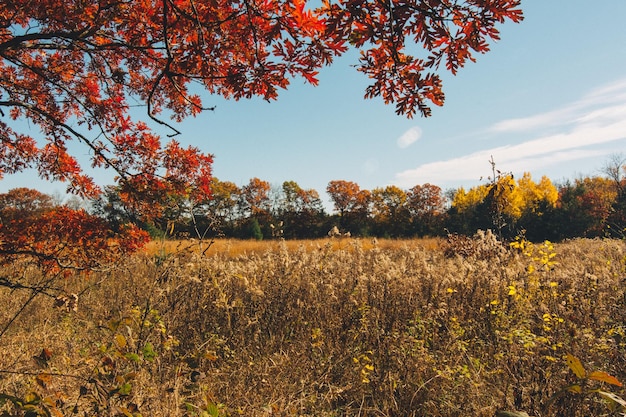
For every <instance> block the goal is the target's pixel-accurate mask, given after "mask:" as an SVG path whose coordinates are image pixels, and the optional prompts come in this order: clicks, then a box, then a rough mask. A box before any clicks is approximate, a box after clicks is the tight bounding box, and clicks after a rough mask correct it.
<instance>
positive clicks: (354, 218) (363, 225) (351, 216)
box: [326, 180, 371, 234]
mask: <svg viewBox="0 0 626 417" xmlns="http://www.w3.org/2000/svg"><path fill="white" fill-rule="evenodd" d="M326 191H327V192H328V194H329V195H330V199H331V200H332V201H333V203H334V205H335V209H336V210H337V211H338V212H339V220H340V226H341V227H342V228H343V229H346V230H347V231H350V232H351V233H354V234H357V233H358V234H367V233H368V231H367V228H368V224H367V221H368V217H369V210H370V207H369V206H370V202H371V193H370V191H368V190H361V187H359V185H358V184H357V183H355V182H352V181H345V180H334V181H330V182H329V183H328V186H327V187H326Z"/></svg>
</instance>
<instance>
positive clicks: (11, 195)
mask: <svg viewBox="0 0 626 417" xmlns="http://www.w3.org/2000/svg"><path fill="white" fill-rule="evenodd" d="M53 207H54V203H53V199H52V197H51V196H49V195H47V194H44V193H42V192H40V191H37V190H34V189H31V188H26V187H20V188H13V189H11V190H9V191H8V192H6V193H4V194H0V216H1V217H0V222H8V221H11V220H13V219H15V218H17V217H33V216H38V215H41V214H42V213H44V212H46V211H49V210H51V209H52V208H53Z"/></svg>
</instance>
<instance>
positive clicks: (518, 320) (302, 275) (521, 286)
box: [0, 234, 626, 417]
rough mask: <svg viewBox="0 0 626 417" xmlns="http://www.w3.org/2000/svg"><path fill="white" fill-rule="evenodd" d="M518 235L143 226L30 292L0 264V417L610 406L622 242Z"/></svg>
mask: <svg viewBox="0 0 626 417" xmlns="http://www.w3.org/2000/svg"><path fill="white" fill-rule="evenodd" d="M514 246H516V247H509V246H508V245H507V246H503V245H500V244H499V243H498V242H497V241H495V239H494V238H493V237H492V236H491V235H490V234H486V235H479V236H477V237H475V238H474V239H471V240H470V239H461V238H459V239H457V240H454V241H443V240H441V241H440V240H422V241H391V240H380V241H375V240H366V239H340V240H331V239H327V240H319V241H297V242H281V241H268V242H248V241H246V242H238V241H217V242H215V243H214V244H213V245H211V246H210V247H208V246H207V245H206V243H204V244H203V245H200V244H199V243H198V242H193V241H185V242H165V243H163V242H156V243H153V244H152V245H151V246H150V247H149V248H148V250H147V251H145V252H144V253H141V254H137V255H136V256H133V257H131V258H128V259H126V260H125V262H123V263H121V264H119V265H116V266H115V267H113V268H111V269H108V270H104V271H101V272H93V273H91V274H89V275H88V276H84V275H76V276H59V277H56V278H54V280H52V281H50V283H49V285H47V288H48V289H47V290H45V291H41V292H39V293H38V294H37V295H36V296H33V294H34V293H35V290H34V289H33V288H41V285H42V284H43V283H45V282H46V281H45V280H46V279H47V278H46V277H41V276H40V275H39V273H38V271H37V269H35V268H32V267H28V266H25V265H14V266H11V267H7V268H5V269H4V270H3V271H1V273H0V276H4V277H12V278H13V279H14V280H15V279H18V280H19V283H20V285H21V288H17V287H16V286H15V285H14V286H13V288H8V287H6V286H0V306H2V308H1V309H0V326H1V327H0V332H1V333H0V393H2V394H0V416H14V415H29V416H35V415H47V414H46V413H48V415H74V414H76V415H80V416H83V415H85V416H88V415H103V416H124V415H126V416H138V415H142V416H372V417H374V416H495V415H496V413H498V412H499V411H498V410H508V411H514V410H517V411H518V413H517V414H514V413H510V414H504V413H502V412H499V414H498V415H509V416H514V415H518V416H522V415H525V414H523V413H527V414H528V415H530V416H600V415H621V414H620V413H622V412H624V408H621V409H620V403H621V402H623V400H622V398H624V396H625V393H624V388H623V387H622V386H621V384H620V381H626V245H625V244H624V242H623V241H616V240H573V241H568V242H564V243H560V244H554V245H553V244H551V243H549V242H545V243H536V244H530V243H528V242H518V243H517V244H516V245H514ZM59 294H64V295H65V298H63V297H59V296H58V295H59ZM73 294H76V295H77V299H76V298H75V297H74V296H73ZM594 371H595V372H594ZM1 404H4V405H3V406H2V405H1ZM3 411H4V414H2V412H3ZM29 412H30V413H31V414H28V413H29ZM37 413H40V414H37Z"/></svg>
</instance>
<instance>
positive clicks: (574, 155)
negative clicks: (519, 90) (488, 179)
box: [395, 80, 626, 187]
mask: <svg viewBox="0 0 626 417" xmlns="http://www.w3.org/2000/svg"><path fill="white" fill-rule="evenodd" d="M556 126H558V130H559V132H558V133H554V134H546V133H543V134H542V133H541V130H537V132H536V134H535V135H534V138H533V139H530V140H527V141H526V142H522V143H518V144H512V145H504V146H499V147H495V148H491V149H484V150H480V151H476V152H474V153H471V154H468V155H464V156H461V157H457V158H451V159H448V160H442V161H437V162H432V163H427V164H424V165H421V166H419V167H417V168H414V169H408V170H405V171H402V172H399V173H397V174H396V176H395V178H396V181H395V182H396V184H397V185H399V186H403V187H412V186H414V185H415V184H423V183H426V182H430V183H434V184H444V183H459V182H462V181H468V180H474V181H476V180H478V179H479V178H480V177H481V176H483V175H485V173H488V172H489V165H488V161H489V160H490V159H491V157H492V156H493V159H494V160H495V162H496V164H497V167H498V168H500V169H502V170H503V171H511V172H513V173H515V174H521V173H522V172H524V171H533V170H540V169H545V168H550V167H552V166H555V165H558V164H560V163H564V162H568V161H573V160H579V159H583V158H588V157H594V156H602V155H608V154H609V153H610V151H608V150H606V149H599V148H598V147H599V145H604V144H607V143H610V142H614V141H618V140H623V139H625V138H626V80H621V81H619V82H616V83H614V84H611V85H609V86H606V87H602V88H600V89H596V90H594V91H593V92H592V93H590V94H588V95H586V96H585V97H583V98H582V99H581V100H578V101H576V102H574V103H571V104H568V105H567V106H564V107H563V108H561V109H558V110H554V111H549V112H546V113H542V114H537V115H534V116H531V117H527V118H520V119H509V120H504V121H502V122H500V123H497V124H495V125H493V126H492V127H491V128H490V129H489V130H491V131H492V132H497V133H505V132H513V131H519V130H527V129H531V128H532V129H541V128H550V129H551V130H552V131H553V130H554V128H555V127H556Z"/></svg>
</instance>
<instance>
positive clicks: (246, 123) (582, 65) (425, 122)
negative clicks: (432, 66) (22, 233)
mask: <svg viewBox="0 0 626 417" xmlns="http://www.w3.org/2000/svg"><path fill="white" fill-rule="evenodd" d="M522 9H523V11H524V16H525V19H524V21H522V23H520V24H515V23H512V22H507V23H505V24H503V25H500V26H498V28H499V30H500V32H501V40H500V41H497V42H496V43H493V44H492V45H491V51H490V52H488V53H487V54H484V55H478V56H477V57H476V62H475V63H469V64H468V65H467V66H466V67H465V68H462V69H461V70H460V71H459V72H458V73H457V75H456V76H452V75H451V74H449V73H444V74H443V75H444V76H443V88H444V91H445V94H446V101H445V104H444V106H443V107H434V108H433V113H432V116H431V117H429V118H422V117H419V116H416V117H415V118H413V119H408V118H406V117H405V116H398V115H396V114H395V107H394V106H393V105H385V104H384V103H383V101H382V99H379V98H378V99H377V98H375V99H372V100H365V99H364V98H363V95H364V91H365V88H366V86H367V85H368V79H367V78H366V77H365V76H364V75H362V74H360V73H358V72H357V71H356V70H355V69H354V68H352V67H351V65H352V64H355V63H356V55H354V54H349V55H347V56H344V57H341V58H340V59H337V60H336V61H335V63H334V64H333V65H332V66H330V67H328V68H324V69H323V70H322V71H321V73H320V77H319V79H320V83H319V85H318V86H317V87H314V86H311V85H309V84H305V83H304V81H302V80H294V81H292V85H291V86H290V87H289V89H288V90H286V91H283V92H282V93H281V94H280V95H279V98H278V100H277V101H273V102H270V103H268V102H266V101H263V100H262V99H251V100H241V101H234V100H224V99H222V98H220V97H216V96H209V95H204V96H203V100H204V105H205V106H207V107H208V106H216V110H215V111H213V112H205V113H202V114H201V115H199V116H198V117H196V118H191V119H188V120H185V121H184V122H182V123H181V124H179V125H176V128H177V129H178V130H179V131H181V132H182V135H181V136H180V137H177V140H179V141H180V142H181V143H182V144H184V145H193V146H197V147H199V148H200V149H201V150H202V151H204V152H208V153H211V154H213V155H214V165H213V169H214V175H215V176H216V177H217V178H219V179H220V180H222V181H232V182H234V183H236V184H237V185H239V186H242V185H245V184H247V183H248V181H249V180H250V179H251V178H253V177H257V178H260V179H262V180H264V181H268V182H270V183H271V184H272V185H273V186H276V187H280V185H281V184H282V183H283V182H284V181H295V182H297V183H298V184H299V185H300V186H301V187H302V188H305V189H315V190H317V191H318V192H319V193H320V196H321V197H322V200H323V201H324V202H325V203H328V202H329V198H328V196H327V195H326V193H325V189H326V186H327V185H328V183H329V181H332V180H346V181H353V182H356V183H357V184H359V186H360V187H361V188H362V189H368V190H373V189H374V188H377V187H385V186H387V185H397V186H399V187H400V188H403V189H409V188H411V187H413V186H415V185H418V184H420V185H421V184H425V183H431V184H435V185H438V186H439V187H441V188H442V189H444V190H447V189H456V188H459V187H465V188H466V189H467V188H470V187H472V186H476V185H480V184H484V183H485V181H486V178H487V177H488V176H489V175H490V174H491V165H490V163H489V160H490V159H491V158H492V157H493V160H494V161H495V163H496V167H497V168H498V169H499V170H500V171H502V172H512V173H513V174H514V175H516V176H517V177H519V176H521V175H522V173H524V172H529V173H531V175H532V177H533V178H534V179H535V180H536V181H539V180H540V178H541V177H542V176H544V175H545V176H548V177H549V178H550V179H551V180H552V181H553V182H555V183H562V182H564V181H566V180H568V179H569V180H571V179H575V178H578V177H582V176H594V175H601V174H602V168H603V167H604V166H605V165H606V164H607V163H608V162H609V160H610V159H611V158H612V157H613V156H615V155H623V156H625V157H626V28H625V27H624V26H623V19H624V17H625V16H626V0H598V1H595V2H593V3H591V2H589V1H588V0H550V1H547V0H523V1H522ZM443 71H445V70H443ZM99 175H100V174H99ZM111 178H112V174H111V176H109V175H102V176H101V177H99V178H97V180H99V182H100V183H101V184H102V185H106V184H110V183H111ZM18 186H28V187H33V188H38V189H40V190H42V191H44V192H63V191H64V188H65V187H64V185H62V184H50V183H43V182H41V181H38V180H35V179H33V177H32V174H22V175H16V176H7V177H5V178H4V179H3V180H0V192H5V191H7V190H8V189H11V188H14V187H18Z"/></svg>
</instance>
